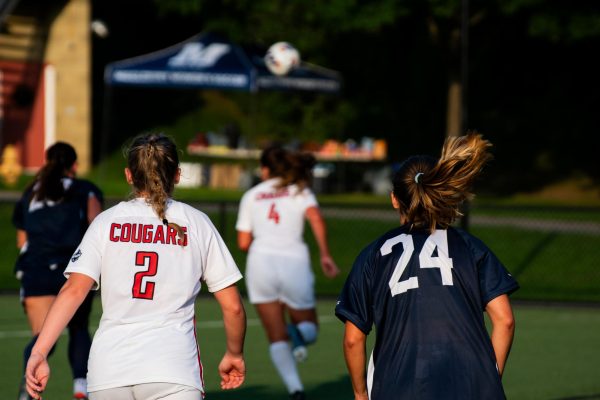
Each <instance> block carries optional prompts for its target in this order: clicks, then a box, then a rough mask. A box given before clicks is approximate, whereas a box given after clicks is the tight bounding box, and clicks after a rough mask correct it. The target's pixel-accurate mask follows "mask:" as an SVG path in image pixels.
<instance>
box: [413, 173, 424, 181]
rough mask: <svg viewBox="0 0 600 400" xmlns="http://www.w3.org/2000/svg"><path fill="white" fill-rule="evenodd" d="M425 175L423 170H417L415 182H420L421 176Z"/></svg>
mask: <svg viewBox="0 0 600 400" xmlns="http://www.w3.org/2000/svg"><path fill="white" fill-rule="evenodd" d="M421 175H423V172H417V174H416V175H415V182H416V183H419V177H420V176H421Z"/></svg>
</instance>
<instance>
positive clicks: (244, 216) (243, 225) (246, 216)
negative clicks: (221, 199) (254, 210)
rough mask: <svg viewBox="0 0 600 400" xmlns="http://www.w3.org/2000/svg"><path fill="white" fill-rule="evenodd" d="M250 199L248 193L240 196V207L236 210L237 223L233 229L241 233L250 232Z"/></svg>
mask: <svg viewBox="0 0 600 400" xmlns="http://www.w3.org/2000/svg"><path fill="white" fill-rule="evenodd" d="M251 201H252V199H251V197H250V194H249V193H248V192H246V193H245V194H244V195H243V196H242V200H241V201H240V206H239V209H238V217H237V222H236V223H235V229H236V230H237V231H242V232H251V231H252V219H251Z"/></svg>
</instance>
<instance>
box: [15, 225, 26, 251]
mask: <svg viewBox="0 0 600 400" xmlns="http://www.w3.org/2000/svg"><path fill="white" fill-rule="evenodd" d="M25 242H27V232H25V231H24V230H23V229H17V248H18V249H22V248H23V246H25Z"/></svg>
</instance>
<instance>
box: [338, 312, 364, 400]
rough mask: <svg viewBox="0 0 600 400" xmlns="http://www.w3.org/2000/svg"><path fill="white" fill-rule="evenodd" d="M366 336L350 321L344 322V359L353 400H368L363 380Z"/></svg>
mask: <svg viewBox="0 0 600 400" xmlns="http://www.w3.org/2000/svg"><path fill="white" fill-rule="evenodd" d="M366 342H367V335H365V334H364V332H363V331H361V330H360V329H358V328H357V327H356V325H354V324H353V323H352V322H350V321H346V329H345V332H344V358H345V359H346V366H347V367H348V372H349V373H350V379H351V380H352V389H353V390H354V399H355V400H368V398H369V396H368V393H367V382H366V378H365V362H366V349H365V346H366Z"/></svg>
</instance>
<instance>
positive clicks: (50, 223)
mask: <svg viewBox="0 0 600 400" xmlns="http://www.w3.org/2000/svg"><path fill="white" fill-rule="evenodd" d="M76 160H77V154H76V152H75V149H74V148H73V147H72V146H71V145H69V144H67V143H64V142H57V143H55V144H54V145H52V146H50V147H49V148H48V149H47V150H46V163H45V165H44V166H43V167H42V169H41V170H40V171H39V173H38V174H37V176H36V178H35V180H34V181H33V183H32V184H31V185H30V186H29V187H28V188H27V189H26V190H25V192H24V194H23V196H22V197H21V199H20V200H19V201H18V203H17V204H16V206H15V209H14V212H13V224H14V225H15V226H16V228H17V246H18V247H19V248H20V249H21V252H20V255H19V258H18V259H17V262H16V265H15V270H16V274H17V278H19V279H20V281H21V299H22V303H23V307H24V309H25V313H26V314H27V319H28V320H29V324H30V326H31V331H32V333H33V338H32V339H31V341H30V342H29V344H28V345H27V346H26V348H25V351H24V361H25V362H27V359H28V358H29V355H30V354H31V348H32V347H33V345H34V344H35V342H36V339H37V335H38V333H39V331H40V329H41V328H42V323H43V322H44V318H45V317H46V314H47V313H48V310H49V308H50V305H51V304H52V302H53V301H54V299H55V297H56V295H57V294H58V292H59V290H60V288H61V287H62V285H63V284H64V283H65V277H64V276H63V272H64V270H65V268H66V266H67V263H68V262H69V259H70V258H71V255H72V254H73V251H74V250H75V249H76V248H77V245H78V244H79V242H80V241H81V238H82V237H83V235H84V233H85V231H86V229H87V227H88V225H89V224H90V223H91V222H92V220H93V219H94V218H95V217H96V216H97V215H98V213H99V212H100V211H101V208H102V192H101V191H100V189H98V188H97V187H96V186H95V185H93V184H92V183H91V182H88V181H85V180H80V179H76V178H75V173H76V167H77V163H76ZM92 299H93V296H92V294H91V293H90V294H89V295H88V296H87V297H86V299H85V301H84V302H83V304H82V305H81V307H80V308H79V309H78V310H77V312H76V314H75V316H74V317H73V319H72V320H71V322H70V323H69V346H68V352H69V362H70V364H71V370H72V373H73V393H74V394H73V397H74V398H76V399H83V398H85V397H86V396H87V392H86V379H85V378H86V373H87V358H88V355H89V351H90V345H91V338H90V333H89V329H88V323H89V315H90V312H91V307H92ZM28 398H29V397H28V395H27V392H26V391H25V390H24V386H23V385H22V387H21V392H20V394H19V399H20V400H21V399H28Z"/></svg>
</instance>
